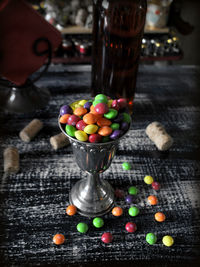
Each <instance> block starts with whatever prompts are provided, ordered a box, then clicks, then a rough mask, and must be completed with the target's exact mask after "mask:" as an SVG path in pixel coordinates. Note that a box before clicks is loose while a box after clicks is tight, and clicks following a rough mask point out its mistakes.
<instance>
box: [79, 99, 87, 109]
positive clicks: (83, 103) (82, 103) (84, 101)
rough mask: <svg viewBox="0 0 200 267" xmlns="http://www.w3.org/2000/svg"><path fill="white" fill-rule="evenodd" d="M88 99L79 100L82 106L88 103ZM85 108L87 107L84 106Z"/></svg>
mask: <svg viewBox="0 0 200 267" xmlns="http://www.w3.org/2000/svg"><path fill="white" fill-rule="evenodd" d="M87 102H88V101H87V100H85V99H82V100H80V101H79V102H78V104H79V105H81V106H82V107H84V105H85V104H86V103H87ZM84 108H85V107H84Z"/></svg>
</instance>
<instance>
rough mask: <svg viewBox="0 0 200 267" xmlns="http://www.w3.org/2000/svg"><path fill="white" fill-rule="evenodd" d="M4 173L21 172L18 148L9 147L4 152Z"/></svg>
mask: <svg viewBox="0 0 200 267" xmlns="http://www.w3.org/2000/svg"><path fill="white" fill-rule="evenodd" d="M3 157H4V172H6V173H17V172H18V171H19V153H18V150H17V148H16V147H8V148H6V149H5V150H4V153H3Z"/></svg>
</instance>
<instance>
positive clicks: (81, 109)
mask: <svg viewBox="0 0 200 267" xmlns="http://www.w3.org/2000/svg"><path fill="white" fill-rule="evenodd" d="M86 113H87V109H86V108H84V107H78V108H76V109H75V110H74V115H76V116H83V115H84V114H86Z"/></svg>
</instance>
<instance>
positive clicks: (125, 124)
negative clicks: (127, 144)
mask: <svg viewBox="0 0 200 267" xmlns="http://www.w3.org/2000/svg"><path fill="white" fill-rule="evenodd" d="M128 127H129V124H128V123H127V122H125V121H123V122H122V123H121V124H120V129H121V130H123V131H127V130H128Z"/></svg>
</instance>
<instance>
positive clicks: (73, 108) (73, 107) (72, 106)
mask: <svg viewBox="0 0 200 267" xmlns="http://www.w3.org/2000/svg"><path fill="white" fill-rule="evenodd" d="M78 102H79V101H75V102H73V103H71V104H70V107H71V108H72V110H73V111H74V110H75V108H76V107H75V105H76V104H78Z"/></svg>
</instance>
